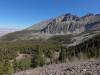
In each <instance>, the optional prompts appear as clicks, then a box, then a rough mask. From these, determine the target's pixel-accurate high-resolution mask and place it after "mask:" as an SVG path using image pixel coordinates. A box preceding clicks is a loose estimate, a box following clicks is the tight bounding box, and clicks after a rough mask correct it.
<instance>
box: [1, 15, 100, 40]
mask: <svg viewBox="0 0 100 75" xmlns="http://www.w3.org/2000/svg"><path fill="white" fill-rule="evenodd" d="M95 31H96V32H95ZM97 31H98V32H100V14H96V15H94V14H92V13H88V14H86V15H84V16H81V17H80V16H77V15H73V14H70V13H67V14H63V15H60V16H58V17H55V18H52V19H48V20H45V21H42V22H40V23H37V24H34V25H32V26H31V27H28V28H26V29H24V30H21V31H18V32H14V33H13V34H8V35H5V36H3V37H2V38H1V39H4V40H6V39H7V40H8V37H9V38H10V37H13V38H12V39H10V40H15V39H20V40H30V39H40V38H42V39H48V38H51V37H52V36H55V35H69V34H71V35H74V37H73V39H75V40H80V39H77V38H76V37H78V38H80V37H81V38H83V39H82V40H84V37H86V34H87V35H88V37H90V34H89V33H91V32H95V33H97ZM84 33H85V34H84ZM86 38H87V37H86ZM82 40H81V41H82Z"/></svg>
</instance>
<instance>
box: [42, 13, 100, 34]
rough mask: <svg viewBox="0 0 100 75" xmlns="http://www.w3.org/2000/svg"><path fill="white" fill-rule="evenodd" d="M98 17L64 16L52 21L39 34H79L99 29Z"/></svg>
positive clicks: (89, 15) (99, 17) (99, 20)
mask: <svg viewBox="0 0 100 75" xmlns="http://www.w3.org/2000/svg"><path fill="white" fill-rule="evenodd" d="M99 26H100V16H98V15H93V14H91V13H89V14H87V15H85V16H83V17H78V16H76V15H71V14H64V15H62V16H59V17H57V18H55V19H53V20H52V21H51V22H50V23H49V24H48V25H47V26H46V27H44V28H43V29H42V30H41V32H42V33H47V34H56V33H63V34H79V33H82V32H84V31H88V30H93V29H95V28H99Z"/></svg>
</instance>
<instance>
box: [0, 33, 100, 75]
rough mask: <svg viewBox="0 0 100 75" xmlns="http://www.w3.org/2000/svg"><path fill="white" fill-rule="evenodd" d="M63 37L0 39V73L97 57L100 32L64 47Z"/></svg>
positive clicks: (98, 54) (99, 52)
mask: <svg viewBox="0 0 100 75" xmlns="http://www.w3.org/2000/svg"><path fill="white" fill-rule="evenodd" d="M59 38H60V37H59ZM64 39H65V38H63V39H59V40H60V41H59V40H55V38H51V39H48V40H30V41H17V42H9V41H0V75H13V73H15V72H19V71H23V70H27V69H32V68H35V67H37V66H43V65H48V64H52V63H61V62H67V61H74V60H73V58H77V59H78V60H81V59H84V60H85V59H90V58H95V59H97V58H99V56H100V45H99V43H100V34H98V35H96V36H95V37H93V38H91V39H89V40H87V41H85V42H83V43H81V44H79V45H76V46H73V47H64V46H63V45H62V41H63V40H64ZM68 40H69V39H68Z"/></svg>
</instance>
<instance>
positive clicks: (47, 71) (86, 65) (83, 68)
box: [14, 61, 100, 75]
mask: <svg viewBox="0 0 100 75" xmlns="http://www.w3.org/2000/svg"><path fill="white" fill-rule="evenodd" d="M14 75H100V62H97V61H88V62H81V63H79V62H78V63H69V64H68V63H63V64H52V65H49V66H43V67H38V68H35V69H34V70H26V71H23V72H19V73H16V74H14Z"/></svg>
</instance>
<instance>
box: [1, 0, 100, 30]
mask: <svg viewBox="0 0 100 75" xmlns="http://www.w3.org/2000/svg"><path fill="white" fill-rule="evenodd" d="M87 12H92V13H95V14H96V13H100V0H0V28H18V29H23V28H26V27H29V26H31V25H33V24H35V23H38V22H40V21H42V20H46V19H49V18H52V17H55V16H58V15H61V14H63V13H72V14H76V15H79V16H82V15H84V14H86V13H87Z"/></svg>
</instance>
